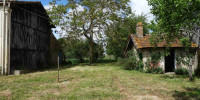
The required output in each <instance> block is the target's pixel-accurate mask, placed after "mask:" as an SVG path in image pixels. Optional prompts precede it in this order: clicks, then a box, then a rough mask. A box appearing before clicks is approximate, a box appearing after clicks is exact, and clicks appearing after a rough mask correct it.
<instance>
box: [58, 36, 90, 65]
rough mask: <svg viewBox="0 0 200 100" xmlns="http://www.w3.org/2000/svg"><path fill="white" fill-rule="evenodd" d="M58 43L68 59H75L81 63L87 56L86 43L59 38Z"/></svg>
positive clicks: (73, 39)
mask: <svg viewBox="0 0 200 100" xmlns="http://www.w3.org/2000/svg"><path fill="white" fill-rule="evenodd" d="M58 41H59V44H60V45H61V47H62V50H63V51H64V55H65V56H66V57H67V58H68V59H74V58H76V59H79V61H80V62H83V60H84V58H85V57H87V56H88V50H89V48H88V45H87V43H86V41H84V40H81V39H76V38H70V37H65V38H60V39H58Z"/></svg>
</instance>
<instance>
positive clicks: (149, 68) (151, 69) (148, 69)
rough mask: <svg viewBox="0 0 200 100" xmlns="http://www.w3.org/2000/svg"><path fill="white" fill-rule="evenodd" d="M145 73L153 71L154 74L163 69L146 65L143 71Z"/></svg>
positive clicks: (161, 71)
mask: <svg viewBox="0 0 200 100" xmlns="http://www.w3.org/2000/svg"><path fill="white" fill-rule="evenodd" d="M145 72H146V73H154V74H163V69H162V68H161V67H159V66H157V67H148V68H147V70H146V71H145Z"/></svg>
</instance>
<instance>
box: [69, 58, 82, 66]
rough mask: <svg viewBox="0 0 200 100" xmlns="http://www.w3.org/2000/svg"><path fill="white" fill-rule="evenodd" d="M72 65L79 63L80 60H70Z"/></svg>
mask: <svg viewBox="0 0 200 100" xmlns="http://www.w3.org/2000/svg"><path fill="white" fill-rule="evenodd" d="M70 61H71V63H72V65H76V64H79V63H80V60H78V59H70Z"/></svg>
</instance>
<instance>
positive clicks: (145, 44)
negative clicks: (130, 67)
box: [130, 34, 198, 49]
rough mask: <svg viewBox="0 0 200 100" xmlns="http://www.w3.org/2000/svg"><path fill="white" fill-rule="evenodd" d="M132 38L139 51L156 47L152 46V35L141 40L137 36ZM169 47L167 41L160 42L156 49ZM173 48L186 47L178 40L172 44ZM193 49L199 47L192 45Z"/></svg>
mask: <svg viewBox="0 0 200 100" xmlns="http://www.w3.org/2000/svg"><path fill="white" fill-rule="evenodd" d="M130 37H131V39H132V40H133V42H134V44H135V45H136V48H138V49H140V48H152V47H155V45H151V42H150V37H151V35H146V36H144V37H143V38H139V37H137V36H136V35H133V34H131V35H130ZM167 46H168V44H167V43H166V41H163V42H158V43H157V45H156V47H167ZM171 47H184V46H183V45H181V42H180V40H178V39H176V40H175V41H174V42H173V43H172V44H171ZM191 47H198V45H197V44H194V43H192V46H191Z"/></svg>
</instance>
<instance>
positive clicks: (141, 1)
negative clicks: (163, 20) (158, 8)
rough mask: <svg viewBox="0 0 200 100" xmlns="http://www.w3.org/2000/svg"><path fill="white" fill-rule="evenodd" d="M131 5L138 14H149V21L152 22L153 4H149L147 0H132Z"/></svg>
mask: <svg viewBox="0 0 200 100" xmlns="http://www.w3.org/2000/svg"><path fill="white" fill-rule="evenodd" d="M130 1H131V2H130V6H131V9H132V10H133V11H135V13H136V14H137V15H140V14H142V13H144V14H147V17H148V21H149V22H150V21H151V20H153V19H154V16H153V15H152V14H151V13H150V12H151V11H150V9H151V6H149V5H148V1H147V0H130Z"/></svg>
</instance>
